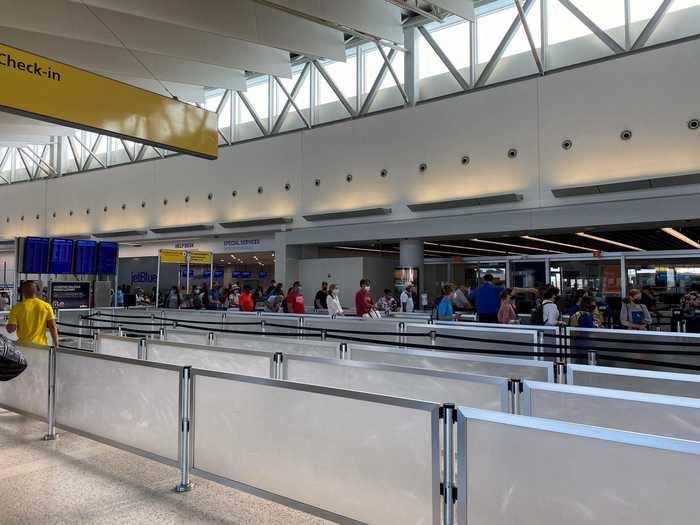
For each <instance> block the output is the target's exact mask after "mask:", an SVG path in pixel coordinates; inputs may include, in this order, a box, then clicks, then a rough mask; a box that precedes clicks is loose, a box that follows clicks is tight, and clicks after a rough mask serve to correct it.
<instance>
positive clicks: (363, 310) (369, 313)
mask: <svg viewBox="0 0 700 525" xmlns="http://www.w3.org/2000/svg"><path fill="white" fill-rule="evenodd" d="M371 289H372V287H371V286H370V281H369V279H362V280H361V281H360V289H359V290H358V291H357V293H356V294H355V315H357V317H362V318H363V319H371V318H373V317H376V316H378V314H377V310H376V309H375V307H374V299H372V296H371V295H370V294H369V292H370V290H371Z"/></svg>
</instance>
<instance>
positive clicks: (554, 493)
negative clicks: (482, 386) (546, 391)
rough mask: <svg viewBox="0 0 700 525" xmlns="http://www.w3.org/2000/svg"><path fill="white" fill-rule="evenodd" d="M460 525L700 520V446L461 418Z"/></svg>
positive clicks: (653, 524)
mask: <svg viewBox="0 0 700 525" xmlns="http://www.w3.org/2000/svg"><path fill="white" fill-rule="evenodd" d="M457 424H458V425H459V426H458V462H457V469H458V472H459V480H458V491H459V492H458V493H459V498H458V510H457V515H458V519H459V523H460V525H467V524H469V525H497V524H498V525H500V524H502V523H517V524H519V525H563V524H566V525H590V524H592V523H595V524H601V525H603V524H605V525H618V524H619V525H622V524H625V525H627V524H629V525H680V524H687V523H694V522H696V521H697V506H698V505H697V500H698V495H697V479H698V472H700V443H697V442H691V441H684V440H677V439H671V438H663V437H658V436H648V435H644V434H636V433H633V432H622V431H619V430H610V429H603V428H598V427H589V426H586V425H576V424H572V423H564V422H561V421H549V420H545V419H537V418H529V417H524V416H513V415H509V414H499V413H496V412H488V411H481V410H473V409H460V410H459V417H458V423H457Z"/></svg>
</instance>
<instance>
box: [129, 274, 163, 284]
mask: <svg viewBox="0 0 700 525" xmlns="http://www.w3.org/2000/svg"><path fill="white" fill-rule="evenodd" d="M157 280H158V274H155V273H150V272H131V282H132V283H133V284H135V283H154V282H156V281H157Z"/></svg>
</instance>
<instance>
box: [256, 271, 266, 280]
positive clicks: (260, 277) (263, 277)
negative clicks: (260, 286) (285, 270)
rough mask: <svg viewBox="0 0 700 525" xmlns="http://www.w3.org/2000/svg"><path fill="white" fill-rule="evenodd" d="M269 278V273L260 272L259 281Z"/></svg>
mask: <svg viewBox="0 0 700 525" xmlns="http://www.w3.org/2000/svg"><path fill="white" fill-rule="evenodd" d="M267 276H268V273H267V272H258V279H265V278H266V277H267Z"/></svg>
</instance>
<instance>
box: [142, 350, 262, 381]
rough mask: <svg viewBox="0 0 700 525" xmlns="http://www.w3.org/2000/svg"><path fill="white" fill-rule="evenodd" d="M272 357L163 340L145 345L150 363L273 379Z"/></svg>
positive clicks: (251, 352) (247, 351)
mask: <svg viewBox="0 0 700 525" xmlns="http://www.w3.org/2000/svg"><path fill="white" fill-rule="evenodd" d="M272 355H273V354H272V353H270V352H254V351H249V350H229V349H221V348H215V347H212V346H195V345H191V344H179V343H169V342H160V341H148V342H147V343H146V358H147V359H148V361H152V362H156V363H168V364H171V365H177V366H193V367H196V368H202V369H204V370H215V371H218V372H228V373H231V374H243V375H247V376H256V377H270V374H271V373H272Z"/></svg>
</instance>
